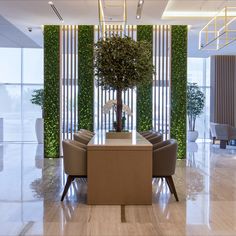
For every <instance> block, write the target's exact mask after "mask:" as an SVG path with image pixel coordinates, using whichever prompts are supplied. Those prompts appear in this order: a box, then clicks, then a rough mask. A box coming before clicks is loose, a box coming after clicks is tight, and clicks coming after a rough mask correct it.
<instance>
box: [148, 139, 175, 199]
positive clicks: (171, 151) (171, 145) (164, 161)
mask: <svg viewBox="0 0 236 236" xmlns="http://www.w3.org/2000/svg"><path fill="white" fill-rule="evenodd" d="M157 145H158V147H157V148H156V149H155V150H154V151H153V177H154V178H162V177H163V178H165V179H166V182H167V184H168V187H169V189H170V192H171V193H172V194H174V196H175V199H176V201H179V199H178V195H177V192H176V189H175V185H174V181H173V179H172V175H174V173H175V166H176V159H177V142H176V140H174V139H170V140H167V141H163V142H160V143H158V144H157Z"/></svg>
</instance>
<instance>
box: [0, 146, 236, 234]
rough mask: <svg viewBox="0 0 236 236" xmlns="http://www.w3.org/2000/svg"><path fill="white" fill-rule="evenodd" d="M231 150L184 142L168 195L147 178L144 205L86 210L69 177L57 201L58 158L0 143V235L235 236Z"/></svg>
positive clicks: (83, 193) (81, 186)
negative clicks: (149, 195) (148, 194)
mask: <svg viewBox="0 0 236 236" xmlns="http://www.w3.org/2000/svg"><path fill="white" fill-rule="evenodd" d="M235 169H236V149H231V148H230V147H227V149H225V150H222V149H219V147H218V146H217V145H211V144H210V143H188V153H187V159H186V160H178V161H177V168H176V174H175V176H174V181H175V185H176V189H177V192H178V195H179V198H180V202H176V201H175V199H174V197H173V196H171V194H170V191H169V189H168V187H167V184H166V182H165V179H153V183H152V185H153V204H152V206H125V223H121V207H120V206H89V205H86V201H87V181H86V179H77V180H75V181H74V182H73V184H72V185H71V188H70V189H69V192H68V195H67V196H66V198H65V201H64V202H62V203H61V202H60V195H61V192H62V190H63V186H64V184H65V180H66V179H65V177H66V176H65V175H64V172H63V163H62V159H43V146H42V145H38V144H30V143H24V144H21V143H3V144H0V186H1V188H0V210H1V212H4V214H0V225H1V227H0V235H4V236H8V235H181V236H182V235H236V172H235Z"/></svg>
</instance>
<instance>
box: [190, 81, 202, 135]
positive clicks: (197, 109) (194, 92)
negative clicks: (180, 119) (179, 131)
mask: <svg viewBox="0 0 236 236" xmlns="http://www.w3.org/2000/svg"><path fill="white" fill-rule="evenodd" d="M204 101H205V96H204V94H203V92H202V91H201V90H200V89H199V87H198V85H197V84H196V83H188V88H187V115H188V124H189V130H190V131H194V130H195V121H196V118H197V116H199V115H200V114H201V113H202V111H203V108H204Z"/></svg>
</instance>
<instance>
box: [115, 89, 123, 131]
mask: <svg viewBox="0 0 236 236" xmlns="http://www.w3.org/2000/svg"><path fill="white" fill-rule="evenodd" d="M121 96H122V90H121V89H117V91H116V97H117V98H116V99H117V111H116V122H117V126H116V132H121V131H122V97H121Z"/></svg>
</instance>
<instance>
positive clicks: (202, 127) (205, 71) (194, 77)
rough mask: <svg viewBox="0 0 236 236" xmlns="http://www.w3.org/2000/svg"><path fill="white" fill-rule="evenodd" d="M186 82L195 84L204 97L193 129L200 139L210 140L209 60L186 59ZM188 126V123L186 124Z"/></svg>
mask: <svg viewBox="0 0 236 236" xmlns="http://www.w3.org/2000/svg"><path fill="white" fill-rule="evenodd" d="M188 82H192V83H197V85H198V86H199V87H200V89H201V91H202V92H203V93H204V95H205V106H204V108H203V112H202V114H201V115H200V116H199V117H197V119H196V125H195V129H196V130H197V131H198V133H199V136H198V138H200V139H208V138H210V137H209V136H210V132H209V127H210V58H188ZM187 124H188V123H187Z"/></svg>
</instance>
